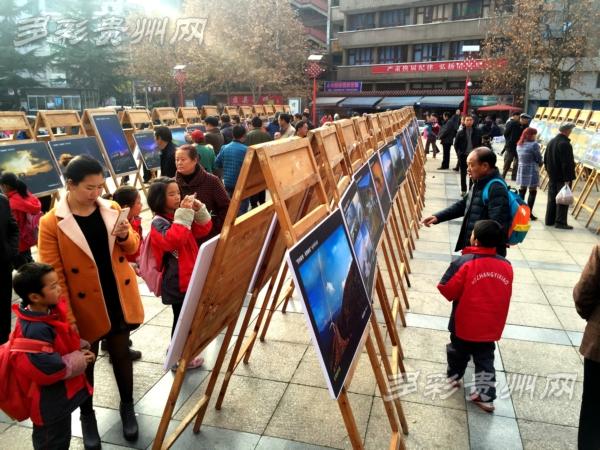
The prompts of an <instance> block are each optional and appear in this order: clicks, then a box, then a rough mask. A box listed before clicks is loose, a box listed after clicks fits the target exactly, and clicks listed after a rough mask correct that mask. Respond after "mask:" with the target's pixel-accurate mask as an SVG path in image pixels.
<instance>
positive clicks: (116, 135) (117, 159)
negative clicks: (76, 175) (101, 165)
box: [91, 114, 138, 176]
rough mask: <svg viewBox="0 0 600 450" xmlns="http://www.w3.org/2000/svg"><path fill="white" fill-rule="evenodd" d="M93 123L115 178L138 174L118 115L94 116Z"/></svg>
mask: <svg viewBox="0 0 600 450" xmlns="http://www.w3.org/2000/svg"><path fill="white" fill-rule="evenodd" d="M91 122H92V125H93V127H94V129H95V131H96V136H97V137H98V140H99V142H100V145H101V147H102V149H103V150H104V154H105V155H106V160H107V162H108V164H109V165H110V168H111V170H112V173H113V174H114V175H115V176H123V175H130V174H133V173H136V172H137V169H138V168H137V165H136V164H135V159H134V158H133V154H132V153H131V150H130V149H129V146H128V145H127V139H126V138H125V132H124V131H123V128H122V127H121V124H120V123H119V118H118V117H117V115H116V114H98V115H92V116H91Z"/></svg>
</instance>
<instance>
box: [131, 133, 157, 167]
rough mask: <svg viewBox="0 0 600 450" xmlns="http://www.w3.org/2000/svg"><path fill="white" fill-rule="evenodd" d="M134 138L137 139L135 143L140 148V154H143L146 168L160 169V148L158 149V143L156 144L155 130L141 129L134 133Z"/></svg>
mask: <svg viewBox="0 0 600 450" xmlns="http://www.w3.org/2000/svg"><path fill="white" fill-rule="evenodd" d="M133 139H135V143H136V144H137V147H138V149H139V150H140V155H142V161H144V165H145V166H146V169H148V170H152V169H159V168H160V150H159V149H158V145H156V140H155V139H154V132H153V131H139V132H137V133H133Z"/></svg>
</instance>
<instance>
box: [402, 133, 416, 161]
mask: <svg viewBox="0 0 600 450" xmlns="http://www.w3.org/2000/svg"><path fill="white" fill-rule="evenodd" d="M402 139H404V149H405V150H406V156H407V158H406V162H407V163H408V164H410V162H411V161H412V160H413V155H414V154H415V148H417V145H418V144H417V142H416V141H414V142H413V140H411V138H410V135H409V134H408V128H405V129H404V130H403V131H402ZM417 139H418V138H417Z"/></svg>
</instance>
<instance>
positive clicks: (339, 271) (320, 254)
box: [289, 210, 371, 398]
mask: <svg viewBox="0 0 600 450" xmlns="http://www.w3.org/2000/svg"><path fill="white" fill-rule="evenodd" d="M289 262H290V264H291V268H292V272H293V275H294V278H295V281H296V286H297V287H299V288H300V292H301V294H302V299H303V305H304V309H305V313H306V314H307V318H308V319H309V328H310V329H311V331H312V335H313V342H314V343H315V345H316V347H317V354H318V355H319V357H320V363H321V368H322V369H323V372H324V374H325V376H326V380H327V384H328V387H329V391H330V394H331V395H332V397H334V398H337V397H338V395H339V393H340V391H341V389H342V387H343V386H344V382H345V379H346V376H347V374H348V370H349V369H350V367H351V365H352V361H353V360H354V358H355V356H356V355H357V354H359V353H360V343H361V338H362V336H363V334H364V332H365V328H366V327H367V325H368V322H369V318H370V316H371V303H370V301H369V299H368V298H367V295H366V292H365V289H364V286H363V283H362V279H361V277H360V273H359V271H358V267H357V265H356V262H355V260H354V256H353V254H352V250H351V248H350V242H349V241H348V236H347V235H346V230H345V228H344V224H343V222H342V216H341V212H340V211H339V210H337V211H336V212H335V213H333V214H332V215H330V216H329V217H328V218H326V219H325V220H324V221H323V222H321V224H319V225H318V226H317V227H316V228H315V229H314V230H313V231H312V232H311V233H310V234H309V235H307V236H306V237H305V238H304V239H303V240H302V241H300V242H299V243H298V244H297V245H296V246H295V247H293V248H292V249H291V250H290V254H289Z"/></svg>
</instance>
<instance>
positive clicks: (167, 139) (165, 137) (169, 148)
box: [154, 126, 176, 177]
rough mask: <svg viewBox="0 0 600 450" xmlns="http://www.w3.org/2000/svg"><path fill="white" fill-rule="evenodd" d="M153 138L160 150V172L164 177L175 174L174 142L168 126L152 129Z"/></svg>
mask: <svg viewBox="0 0 600 450" xmlns="http://www.w3.org/2000/svg"><path fill="white" fill-rule="evenodd" d="M154 140H155V141H156V145H157V147H158V149H159V150H160V174H161V176H164V177H174V176H175V171H176V169H175V144H173V134H172V133H171V129H170V128H169V127H165V126H160V127H156V128H155V129H154Z"/></svg>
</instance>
